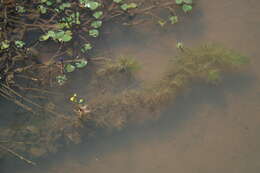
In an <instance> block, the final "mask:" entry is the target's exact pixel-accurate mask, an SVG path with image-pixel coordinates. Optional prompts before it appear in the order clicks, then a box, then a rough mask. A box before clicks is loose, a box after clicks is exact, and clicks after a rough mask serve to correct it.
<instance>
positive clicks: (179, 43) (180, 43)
mask: <svg viewBox="0 0 260 173" xmlns="http://www.w3.org/2000/svg"><path fill="white" fill-rule="evenodd" d="M176 48H177V49H184V45H183V43H182V42H178V43H177V44H176Z"/></svg>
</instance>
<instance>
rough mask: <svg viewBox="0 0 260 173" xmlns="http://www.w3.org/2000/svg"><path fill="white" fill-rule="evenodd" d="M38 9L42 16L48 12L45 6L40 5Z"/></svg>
mask: <svg viewBox="0 0 260 173" xmlns="http://www.w3.org/2000/svg"><path fill="white" fill-rule="evenodd" d="M38 9H39V10H40V13H41V14H45V13H46V12H47V8H45V7H44V6H43V5H39V6H38Z"/></svg>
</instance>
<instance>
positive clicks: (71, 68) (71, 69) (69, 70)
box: [65, 64, 76, 73]
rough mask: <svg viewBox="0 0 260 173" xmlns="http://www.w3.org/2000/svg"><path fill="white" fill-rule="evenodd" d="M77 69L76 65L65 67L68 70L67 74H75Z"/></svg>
mask: <svg viewBox="0 0 260 173" xmlns="http://www.w3.org/2000/svg"><path fill="white" fill-rule="evenodd" d="M75 69H76V67H75V66H74V65H72V64H67V65H66V66H65V70H66V72H68V73H71V72H73V71H74V70H75Z"/></svg>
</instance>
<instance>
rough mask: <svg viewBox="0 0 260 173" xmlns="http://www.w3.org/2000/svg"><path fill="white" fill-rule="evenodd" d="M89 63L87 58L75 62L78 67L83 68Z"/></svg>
mask: <svg viewBox="0 0 260 173" xmlns="http://www.w3.org/2000/svg"><path fill="white" fill-rule="evenodd" d="M87 64H88V61H86V60H80V61H79V62H76V63H75V66H76V68H83V67H85V66H86V65H87Z"/></svg>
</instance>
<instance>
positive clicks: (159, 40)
mask: <svg viewBox="0 0 260 173" xmlns="http://www.w3.org/2000/svg"><path fill="white" fill-rule="evenodd" d="M259 16H260V1H259V0H246V1H245V0H198V2H197V5H196V7H195V8H194V11H193V13H192V15H190V16H188V17H184V18H183V21H182V20H181V22H180V24H178V25H176V26H174V27H173V28H172V30H173V31H171V32H169V31H167V32H166V31H165V32H162V31H161V32H159V31H158V32H156V31H154V32H155V33H154V34H153V35H154V36H153V37H152V38H149V39H148V38H147V39H145V38H144V39H142V40H139V39H140V38H139V37H138V36H134V35H130V36H129V35H128V34H127V35H128V36H125V37H123V36H122V35H120V36H118V37H117V38H115V40H116V42H117V43H115V44H112V43H110V42H109V39H108V40H107V48H108V49H109V51H110V52H112V53H113V54H115V55H120V54H129V55H132V56H134V57H138V58H139V60H140V61H141V63H142V64H143V69H142V70H141V72H140V74H139V77H140V78H141V79H145V80H154V79H157V78H159V77H160V74H161V73H162V72H163V70H164V69H165V68H166V66H167V62H168V60H169V59H170V58H171V57H172V55H174V54H175V52H176V49H175V44H176V42H177V41H182V42H183V43H184V44H185V45H188V46H196V45H197V44H200V43H202V42H205V41H206V42H208V41H217V42H221V43H223V44H224V45H226V46H228V47H231V48H234V49H236V50H238V51H240V52H242V53H243V54H246V55H248V56H250V58H251V59H252V63H251V65H250V69H249V70H247V72H245V73H243V74H241V75H238V76H235V77H228V78H225V79H224V81H223V84H221V85H220V86H218V87H209V86H203V85H200V86H195V87H194V88H192V90H190V91H188V92H187V94H185V95H184V96H182V97H179V98H178V101H177V102H176V103H175V104H174V106H172V108H169V109H168V110H167V111H166V112H165V113H164V114H165V115H163V116H162V118H161V119H160V120H159V121H157V122H154V123H150V124H147V125H143V126H139V127H135V128H128V129H125V130H122V131H121V132H115V133H113V135H104V136H103V137H98V138H97V139H95V140H93V141H90V142H86V143H84V144H82V145H80V146H75V147H74V148H72V149H70V150H67V151H64V152H63V153H62V154H59V155H58V156H54V158H50V159H49V160H48V161H45V162H47V163H44V164H43V165H41V166H39V167H34V168H28V167H24V166H21V168H19V167H17V168H13V166H12V164H8V165H6V166H4V169H3V173H16V172H17V173H18V172H19V173H87V172H91V173H101V172H107V173H148V172H149V173H158V172H161V173H166V172H169V173H170V172H171V173H172V172H178V173H209V172H210V173H219V172H221V173H245V172H247V173H259V172H260V162H259V160H260V114H259V111H260V80H259V78H260V68H259V66H260V47H259V45H260V44H259V43H260V42H259V40H260V19H259Z"/></svg>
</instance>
